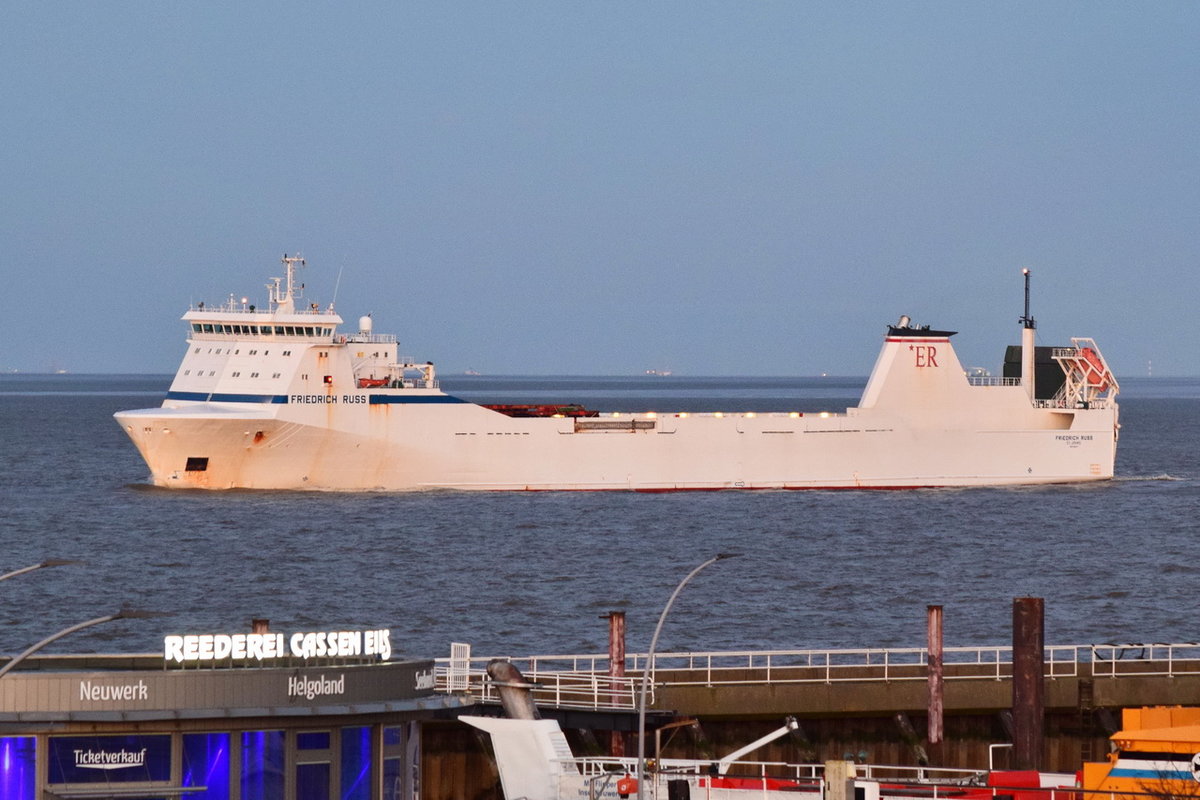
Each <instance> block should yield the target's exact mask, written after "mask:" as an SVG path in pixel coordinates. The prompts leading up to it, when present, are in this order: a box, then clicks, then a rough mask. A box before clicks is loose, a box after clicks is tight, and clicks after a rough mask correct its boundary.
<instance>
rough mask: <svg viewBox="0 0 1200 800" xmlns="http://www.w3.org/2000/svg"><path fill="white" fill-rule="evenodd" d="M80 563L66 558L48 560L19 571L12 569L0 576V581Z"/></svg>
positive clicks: (80, 562)
mask: <svg viewBox="0 0 1200 800" xmlns="http://www.w3.org/2000/svg"><path fill="white" fill-rule="evenodd" d="M82 563H83V562H82V561H72V560H70V559H68V558H48V559H46V560H45V561H43V562H42V563H40V564H33V565H31V566H28V567H22V568H21V569H14V570H13V571H12V572H6V573H4V574H3V575H0V581H6V580H8V579H9V578H15V577H17V576H18V575H24V574H25V573H26V572H33V571H34V570H35V569H44V568H45V567H65V566H66V565H68V564H82Z"/></svg>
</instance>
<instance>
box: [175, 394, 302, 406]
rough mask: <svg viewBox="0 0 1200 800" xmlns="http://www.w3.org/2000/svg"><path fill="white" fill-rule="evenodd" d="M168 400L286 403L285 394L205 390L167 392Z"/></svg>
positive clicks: (286, 397)
mask: <svg viewBox="0 0 1200 800" xmlns="http://www.w3.org/2000/svg"><path fill="white" fill-rule="evenodd" d="M167 399H168V400H199V401H200V402H201V403H275V404H279V403H286V402H287V401H288V396H287V395H286V394H209V393H207V392H167Z"/></svg>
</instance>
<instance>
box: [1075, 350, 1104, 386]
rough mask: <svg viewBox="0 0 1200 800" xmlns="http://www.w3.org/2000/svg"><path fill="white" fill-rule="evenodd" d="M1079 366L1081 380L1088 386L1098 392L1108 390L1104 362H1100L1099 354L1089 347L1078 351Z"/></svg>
mask: <svg viewBox="0 0 1200 800" xmlns="http://www.w3.org/2000/svg"><path fill="white" fill-rule="evenodd" d="M1079 356H1080V365H1081V368H1082V371H1083V380H1084V382H1085V383H1087V384H1088V385H1089V386H1095V387H1096V388H1097V389H1099V390H1100V391H1102V392H1103V391H1107V390H1108V370H1107V369H1105V367H1104V362H1103V361H1101V360H1100V354H1099V353H1097V352H1096V351H1095V350H1093V349H1092V348H1090V347H1084V348H1081V349H1080V351H1079Z"/></svg>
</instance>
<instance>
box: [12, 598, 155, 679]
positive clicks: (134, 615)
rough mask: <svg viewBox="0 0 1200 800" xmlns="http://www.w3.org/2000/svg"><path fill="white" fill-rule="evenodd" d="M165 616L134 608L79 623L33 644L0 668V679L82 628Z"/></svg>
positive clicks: (123, 609)
mask: <svg viewBox="0 0 1200 800" xmlns="http://www.w3.org/2000/svg"><path fill="white" fill-rule="evenodd" d="M165 616H167V615H166V614H165V613H163V612H161V611H140V610H138V609H136V608H122V609H121V610H120V611H118V612H117V613H115V614H107V615H105V616H103V617H96V618H95V619H89V620H88V621H87V622H80V623H79V624H78V625H72V626H71V627H69V628H63V629H62V630H61V631H59V632H58V633H56V634H54V635H53V636H47V637H46V638H45V639H42V640H41V641H40V642H38V643H37V644H35V645H33V646H32V647H30V648H29V649H27V650H26V651H25V652H24V653H21V655H19V656H16V657H15V658H13V659H12V660H11V661H9V662H8V663H7V664H5V665H4V666H3V667H0V678H3V677H4V676H5V675H7V674H8V672H9V671H10V670H11V669H12V668H13V667H15V666H17V664H20V663H21V662H22V661H24V660H25V659H26V658H28V657H29V656H31V655H33V654H34V653H36V652H37V651H38V650H41V649H42V648H43V647H45V646H46V645H48V644H50V643H51V642H56V641H58V640H59V639H61V638H63V637H64V636H69V635H71V634H72V633H75V631H81V630H83V629H84V628H90V627H92V626H93V625H100V624H103V623H105V622H112V621H113V620H115V619H147V618H148V617H165Z"/></svg>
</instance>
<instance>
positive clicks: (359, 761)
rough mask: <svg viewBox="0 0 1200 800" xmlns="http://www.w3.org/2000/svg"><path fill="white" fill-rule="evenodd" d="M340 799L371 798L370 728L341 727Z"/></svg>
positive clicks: (369, 799)
mask: <svg viewBox="0 0 1200 800" xmlns="http://www.w3.org/2000/svg"><path fill="white" fill-rule="evenodd" d="M341 790H342V793H341V800H371V729H370V728H365V727H363V728H342V785H341Z"/></svg>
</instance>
